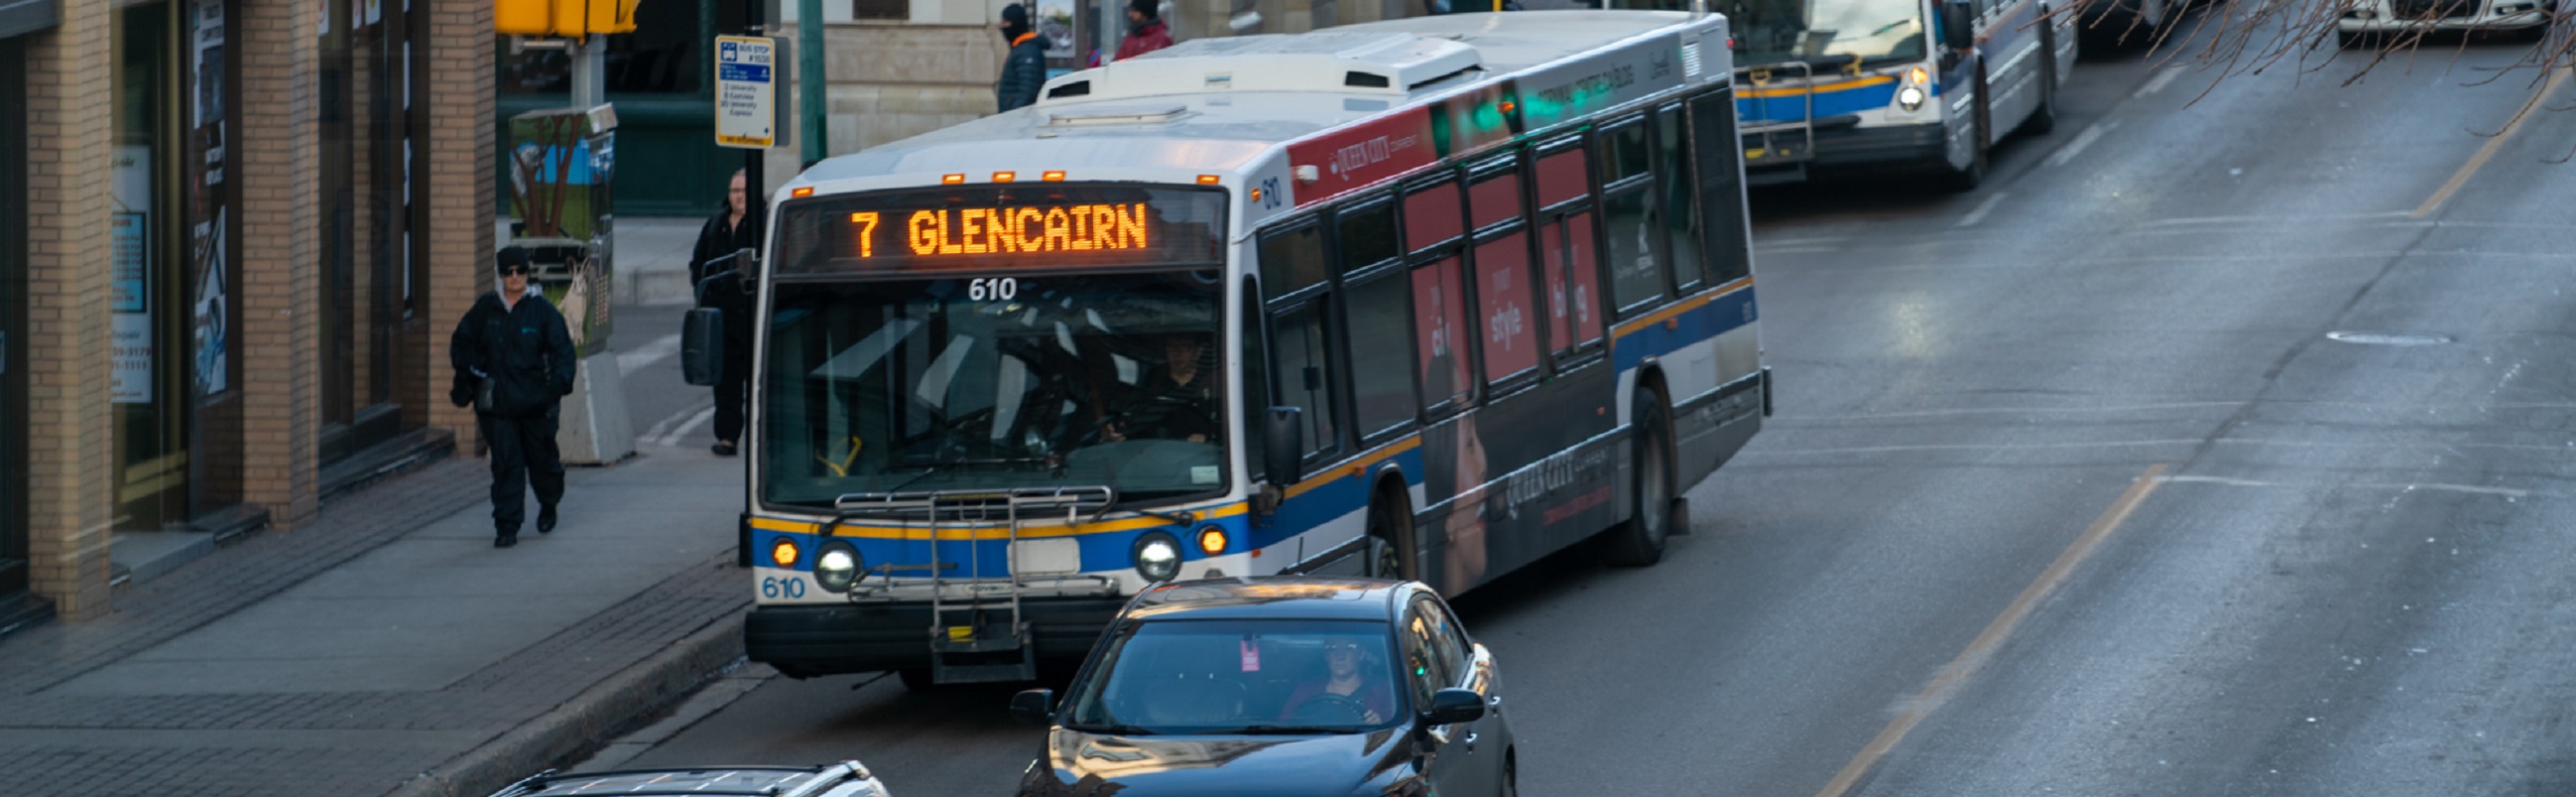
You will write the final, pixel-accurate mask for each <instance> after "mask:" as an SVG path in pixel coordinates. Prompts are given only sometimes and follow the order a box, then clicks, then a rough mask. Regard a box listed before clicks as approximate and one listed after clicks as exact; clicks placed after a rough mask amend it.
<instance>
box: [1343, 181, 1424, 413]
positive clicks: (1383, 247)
mask: <svg viewBox="0 0 2576 797" xmlns="http://www.w3.org/2000/svg"><path fill="white" fill-rule="evenodd" d="M1333 247H1334V254H1335V256H1336V257H1337V258H1339V259H1340V261H1341V273H1342V275H1343V277H1342V295H1343V296H1344V297H1346V298H1345V300H1344V303H1343V305H1342V323H1343V324H1345V325H1346V326H1345V328H1344V329H1343V332H1344V333H1345V334H1343V336H1342V339H1343V340H1346V341H1350V342H1351V344H1352V345H1351V351H1350V359H1349V364H1350V367H1351V371H1350V374H1351V376H1350V379H1351V420H1352V421H1353V422H1354V423H1355V424H1356V426H1354V427H1353V428H1354V429H1357V430H1358V431H1359V434H1360V439H1361V440H1363V441H1365V440H1368V439H1369V438H1371V437H1375V436H1377V435H1381V434H1384V433H1386V432H1389V431H1392V430H1394V429H1396V428H1398V427H1401V426H1403V425H1405V424H1408V423H1411V422H1412V421H1413V415H1414V410H1415V405H1414V397H1413V362H1412V360H1411V358H1410V355H1409V353H1408V352H1406V351H1405V347H1403V346H1386V345H1377V342H1378V341H1392V340H1403V339H1404V323H1405V316H1404V313H1405V304H1406V296H1405V288H1406V287H1407V283H1406V281H1405V279H1404V278H1403V274H1402V272H1403V271H1404V269H1403V268H1402V267H1400V266H1399V265H1398V264H1397V260H1398V255H1399V254H1401V253H1402V252H1403V248H1404V244H1403V243H1402V242H1400V241H1398V240H1396V228H1395V203H1394V202H1388V201H1375V202H1364V203H1362V204H1360V205H1358V206H1357V207H1353V208H1350V209H1346V210H1343V211H1342V212H1341V213H1340V215H1339V216H1338V217H1337V218H1336V219H1335V222H1334V227H1333Z"/></svg>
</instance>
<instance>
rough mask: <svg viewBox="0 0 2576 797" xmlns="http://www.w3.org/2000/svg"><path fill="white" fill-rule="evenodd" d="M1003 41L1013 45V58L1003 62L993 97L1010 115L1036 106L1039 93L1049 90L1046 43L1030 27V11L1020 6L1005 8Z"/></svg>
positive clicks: (1014, 5) (1003, 11)
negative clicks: (1017, 109)
mask: <svg viewBox="0 0 2576 797" xmlns="http://www.w3.org/2000/svg"><path fill="white" fill-rule="evenodd" d="M1002 40H1003V41H1006V42H1010V43H1011V54H1010V55H1008V56H1005V57H1004V58H1003V59H1002V80H1001V82H999V83H995V84H993V94H994V95H995V96H996V97H998V98H999V99H1000V100H1001V104H1002V111H1003V112H1004V113H1008V112H1010V110H1011V109H1013V108H1019V107H1023V106H1027V105H1034V104H1036V103H1037V101H1038V90H1039V89H1042V88H1046V40H1044V39H1041V38H1039V37H1038V33H1037V29H1036V28H1033V27H1030V26H1029V10H1028V8H1026V7H1024V6H1021V5H1020V4H1018V3H1012V4H1010V5H1006V6H1003V7H1002Z"/></svg>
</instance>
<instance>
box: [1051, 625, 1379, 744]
mask: <svg viewBox="0 0 2576 797" xmlns="http://www.w3.org/2000/svg"><path fill="white" fill-rule="evenodd" d="M1390 638H1391V635H1390V634H1389V633H1388V626H1387V624H1385V623H1382V622H1370V621H1333V620H1267V621H1264V620H1242V621H1234V620H1159V621H1146V622H1139V623H1129V624H1127V625H1124V626H1121V627H1120V628H1119V629H1118V630H1117V632H1116V633H1114V634H1112V635H1111V636H1110V638H1109V639H1108V640H1107V642H1106V643H1105V645H1104V646H1103V647H1102V649H1101V652H1100V654H1099V655H1100V659H1099V661H1098V662H1096V663H1094V664H1093V665H1092V668H1091V670H1090V671H1089V672H1088V673H1087V674H1086V675H1085V676H1084V677H1083V679H1082V681H1080V682H1078V683H1075V684H1074V685H1073V686H1072V689H1071V694H1072V696H1071V697H1070V698H1069V699H1068V701H1067V711H1066V713H1065V715H1064V716H1065V720H1064V722H1065V726H1066V727H1069V728H1073V729H1075V730H1086V731H1094V732H1101V733H1123V734H1266V733H1281V734H1306V733H1357V732H1361V731H1368V730H1374V729H1378V728H1384V727H1388V726H1391V725H1394V724H1396V723H1397V722H1398V721H1399V720H1398V718H1399V717H1402V716H1403V715H1404V712H1405V710H1406V703H1405V693H1406V691H1407V690H1405V689H1402V688H1398V684H1399V683H1400V682H1399V681H1398V680H1397V673H1396V665H1395V663H1394V662H1395V658H1394V657H1393V656H1391V655H1389V654H1390V648H1389V640H1390Z"/></svg>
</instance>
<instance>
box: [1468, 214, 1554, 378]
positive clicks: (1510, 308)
mask: <svg viewBox="0 0 2576 797" xmlns="http://www.w3.org/2000/svg"><path fill="white" fill-rule="evenodd" d="M1528 246H1529V244H1528V243H1527V242H1526V241H1524V240H1522V238H1521V235H1520V234H1519V233H1513V234H1511V235H1508V236H1504V237H1503V238H1501V239H1498V240H1495V241H1494V242H1492V243H1488V244H1484V245H1481V246H1478V247H1476V299H1477V302H1478V306H1479V307H1480V308H1481V309H1482V311H1483V327H1484V330H1483V334H1484V344H1485V379H1486V380H1488V381H1500V380H1502V379H1504V378H1507V377H1510V376H1513V375H1515V374H1519V373H1521V372H1523V371H1527V370H1529V369H1532V368H1536V367H1538V324H1539V319H1538V318H1537V317H1536V316H1537V314H1536V313H1534V312H1531V307H1532V304H1531V300H1530V297H1531V295H1532V294H1531V292H1530V279H1529V255H1528Z"/></svg>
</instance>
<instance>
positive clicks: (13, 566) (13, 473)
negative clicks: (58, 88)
mask: <svg viewBox="0 0 2576 797" xmlns="http://www.w3.org/2000/svg"><path fill="white" fill-rule="evenodd" d="M23 52H24V51H23V50H22V49H20V45H19V43H18V40H17V39H0V108H24V107H26V101H27V97H26V87H27V71H26V61H25V60H24V56H23ZM26 125H27V122H26V117H25V116H24V115H22V114H7V115H0V605H5V603H6V601H7V598H8V596H10V595H12V594H15V593H18V592H23V591H25V590H26V589H27V425H28V423H27V403H26V402H27V367H26V365H25V363H26V361H27V336H26V333H25V332H24V331H23V330H24V329H25V328H26V327H25V323H26V322H25V321H24V319H25V318H26V317H27V304H26V302H27V292H26V284H27V283H26V279H27V236H26V231H27V127H26Z"/></svg>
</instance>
